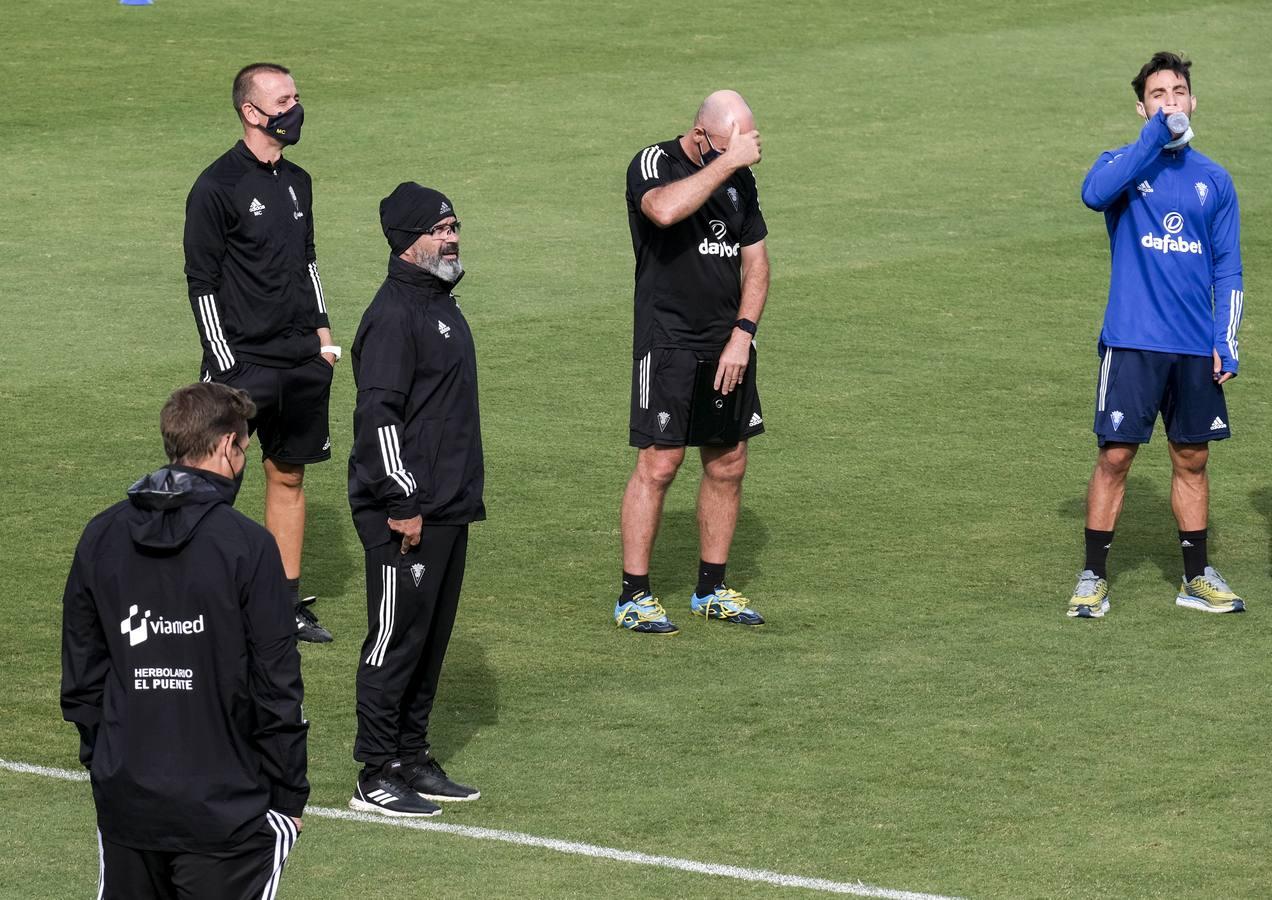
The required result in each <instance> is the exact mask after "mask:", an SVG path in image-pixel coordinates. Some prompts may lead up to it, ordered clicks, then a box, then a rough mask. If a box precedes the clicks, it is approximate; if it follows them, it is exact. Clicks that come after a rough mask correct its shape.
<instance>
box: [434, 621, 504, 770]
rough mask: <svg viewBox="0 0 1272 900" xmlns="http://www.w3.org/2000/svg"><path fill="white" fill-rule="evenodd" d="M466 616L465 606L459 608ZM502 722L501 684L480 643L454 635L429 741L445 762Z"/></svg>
mask: <svg viewBox="0 0 1272 900" xmlns="http://www.w3.org/2000/svg"><path fill="white" fill-rule="evenodd" d="M460 615H463V607H462V606H461V607H460ZM498 721H499V683H498V681H497V680H496V678H495V673H494V671H493V670H492V669H491V668H490V665H489V664H488V663H487V662H486V651H485V649H484V648H483V647H482V644H481V641H480V640H478V639H476V638H473V637H469V636H468V635H462V634H458V633H457V634H455V635H454V636H453V637H452V638H451V642H450V646H449V647H448V648H447V650H446V662H445V664H444V665H443V667H442V676H441V681H440V683H439V684H438V689H437V703H436V704H435V705H434V707H433V713H432V715H431V716H429V726H428V730H429V740H430V742H431V743H432V744H433V747H434V752H435V753H436V754H437V757H438V759H440V760H442V761H443V762H445V761H446V760H447V759H449V758H451V757H452V756H455V755H456V754H458V753H459V752H460V751H462V750H463V749H464V748H465V747H467V746H468V743H469V742H470V741H472V740H473V739H474V738H475V737H477V736H478V735H479V734H480V733H481V730H482V728H484V727H486V726H488V725H494V724H495V723H497V722H498Z"/></svg>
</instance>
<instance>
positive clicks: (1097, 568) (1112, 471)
mask: <svg viewBox="0 0 1272 900" xmlns="http://www.w3.org/2000/svg"><path fill="white" fill-rule="evenodd" d="M1137 450H1139V445H1138V444H1114V443H1109V444H1105V445H1104V446H1103V447H1101V448H1100V454H1099V456H1098V457H1097V458H1096V461H1095V470H1094V471H1093V472H1092V473H1091V481H1090V482H1089V483H1088V484H1087V513H1086V533H1085V535H1084V540H1085V543H1086V559H1085V561H1084V563H1083V571H1082V573H1081V574H1080V575H1079V576H1078V586H1077V587H1076V588H1074V590H1073V596H1072V597H1071V598H1070V600H1069V613H1068V614H1069V616H1070V618H1078V619H1098V618H1100V617H1102V616H1103V615H1104V613H1105V611H1107V610H1108V608H1109V600H1108V594H1109V589H1108V573H1107V571H1106V567H1105V564H1106V562H1107V560H1108V555H1109V547H1110V545H1111V544H1112V543H1113V529H1114V528H1116V527H1117V520H1118V517H1119V516H1120V515H1121V514H1122V502H1123V501H1124V500H1125V499H1126V476H1127V475H1129V474H1130V471H1131V463H1133V462H1134V461H1135V453H1136V451H1137Z"/></svg>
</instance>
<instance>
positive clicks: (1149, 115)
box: [1068, 52, 1245, 619]
mask: <svg viewBox="0 0 1272 900" xmlns="http://www.w3.org/2000/svg"><path fill="white" fill-rule="evenodd" d="M1191 65H1192V63H1190V62H1189V61H1187V60H1185V59H1182V58H1180V57H1179V56H1176V55H1175V54H1173V53H1167V52H1160V53H1156V54H1154V55H1153V58H1152V59H1151V60H1149V61H1148V62H1147V63H1146V64H1145V65H1144V67H1143V68H1141V69H1140V71H1139V74H1138V75H1136V76H1135V78H1134V79H1133V80H1132V82H1131V85H1132V87H1134V88H1135V95H1136V97H1137V99H1138V102H1137V103H1136V106H1135V108H1136V110H1137V111H1138V112H1139V114H1140V116H1141V117H1142V118H1143V119H1144V120H1145V123H1144V127H1143V128H1142V129H1141V130H1140V135H1139V139H1138V140H1136V141H1135V142H1134V143H1131V144H1127V145H1126V146H1124V147H1120V148H1118V149H1117V150H1111V151H1108V152H1106V153H1103V154H1101V155H1100V158H1099V159H1098V160H1096V162H1095V165H1094V166H1092V167H1091V171H1090V172H1088V173H1087V176H1086V179H1085V180H1084V181H1083V182H1082V202H1084V203H1085V204H1086V205H1087V206H1089V207H1090V208H1091V209H1093V210H1096V211H1097V212H1102V213H1104V222H1105V226H1106V227H1107V229H1108V233H1109V245H1110V250H1111V254H1112V267H1111V274H1110V276H1109V301H1108V307H1107V309H1106V310H1105V313H1104V327H1103V329H1102V330H1101V332H1100V345H1099V350H1100V374H1099V385H1098V388H1097V391H1096V411H1095V428H1094V430H1095V434H1096V437H1097V438H1098V443H1099V448H1100V450H1099V458H1098V459H1097V461H1096V464H1095V471H1094V473H1093V474H1092V475H1091V482H1090V486H1089V488H1088V491H1087V515H1086V563H1085V565H1084V568H1083V571H1082V572H1081V573H1080V574H1079V575H1078V584H1077V588H1076V589H1075V590H1074V592H1073V597H1072V599H1071V600H1070V601H1069V611H1068V614H1069V615H1070V616H1072V617H1075V618H1083V619H1097V618H1100V617H1101V616H1103V615H1104V613H1105V612H1106V611H1107V610H1108V608H1109V587H1108V574H1107V569H1106V564H1107V560H1108V552H1109V547H1110V545H1111V544H1112V542H1113V529H1114V527H1115V526H1116V525H1117V517H1118V514H1119V513H1120V512H1121V511H1122V500H1123V498H1124V497H1125V494H1126V476H1127V474H1128V473H1129V472H1130V469H1131V463H1132V462H1133V461H1134V459H1135V451H1136V450H1138V449H1139V445H1140V444H1146V443H1148V440H1149V438H1150V437H1151V436H1152V433H1153V425H1154V423H1155V422H1156V420H1157V416H1158V414H1159V413H1160V414H1161V416H1162V420H1163V423H1164V424H1165V426H1166V437H1167V439H1168V441H1169V445H1170V460H1171V467H1172V476H1171V488H1170V499H1171V507H1172V509H1173V510H1174V513H1175V519H1176V521H1177V522H1178V524H1179V544H1180V547H1181V548H1182V549H1183V556H1184V577H1183V584H1182V585H1181V586H1180V589H1179V594H1178V596H1177V597H1176V598H1175V603H1176V604H1177V605H1179V606H1182V607H1185V608H1187V609H1197V610H1202V611H1204V612H1214V613H1226V612H1241V611H1242V610H1244V609H1245V603H1244V602H1243V601H1242V599H1241V598H1240V597H1238V596H1237V595H1236V593H1234V592H1233V590H1232V589H1231V588H1230V587H1229V586H1228V584H1227V582H1225V581H1224V579H1223V578H1222V577H1221V576H1220V575H1219V573H1218V572H1216V571H1215V570H1214V568H1212V567H1211V566H1210V565H1209V562H1208V560H1207V558H1206V517H1207V512H1208V506H1209V499H1210V484H1209V479H1208V476H1207V474H1206V460H1207V457H1208V455H1209V442H1210V441H1214V440H1223V439H1224V438H1227V437H1228V436H1229V435H1230V432H1229V429H1228V409H1227V406H1226V405H1225V403H1224V397H1223V387H1222V386H1223V384H1224V383H1225V382H1227V381H1229V380H1231V379H1232V378H1235V377H1236V375H1237V356H1238V355H1237V330H1238V329H1239V328H1240V327H1241V314H1242V311H1243V309H1244V295H1243V290H1242V281H1241V248H1240V224H1239V213H1238V210H1237V194H1236V191H1235V190H1234V189H1233V186H1232V179H1231V178H1230V177H1229V175H1228V173H1227V172H1226V171H1224V169H1223V168H1222V167H1221V166H1219V165H1218V164H1217V163H1215V162H1214V161H1212V160H1210V159H1207V158H1206V157H1205V156H1202V155H1201V154H1200V153H1198V152H1197V151H1196V150H1194V149H1193V148H1192V139H1193V131H1192V128H1191V127H1190V124H1189V119H1190V118H1191V116H1192V114H1193V111H1194V110H1195V109H1196V107H1197V99H1196V98H1195V97H1194V96H1193V93H1192V79H1191V74H1190V71H1189V70H1190V67H1191Z"/></svg>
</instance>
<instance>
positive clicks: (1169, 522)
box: [1059, 459, 1272, 586]
mask: <svg viewBox="0 0 1272 900" xmlns="http://www.w3.org/2000/svg"><path fill="white" fill-rule="evenodd" d="M1152 462H1153V461H1152V460H1148V459H1143V460H1136V463H1135V465H1136V466H1137V467H1139V466H1143V467H1144V474H1134V472H1135V471H1136V470H1132V471H1133V474H1132V475H1131V476H1130V477H1129V478H1128V479H1127V482H1126V501H1125V503H1124V504H1123V506H1122V515H1121V518H1120V519H1119V520H1118V523H1117V531H1116V537H1115V538H1114V540H1113V549H1112V550H1110V551H1109V575H1110V577H1111V578H1116V577H1117V572H1118V570H1123V571H1126V570H1130V569H1135V568H1138V567H1139V566H1141V565H1143V564H1144V563H1151V564H1152V565H1154V566H1156V567H1157V569H1158V571H1159V572H1161V575H1162V580H1163V581H1166V582H1169V583H1170V584H1171V585H1172V586H1176V585H1178V583H1179V576H1180V573H1181V572H1182V571H1183V564H1184V563H1183V557H1181V556H1180V553H1179V537H1178V534H1177V531H1178V529H1177V526H1176V525H1175V514H1174V513H1173V512H1172V511H1171V508H1170V467H1169V464H1167V465H1166V467H1165V471H1163V472H1152V471H1149V470H1150V469H1152V468H1153V466H1152ZM1269 499H1270V502H1272V495H1269ZM1059 514H1060V516H1061V517H1062V518H1065V519H1069V520H1072V521H1073V523H1074V529H1075V531H1076V533H1077V535H1078V541H1077V547H1078V550H1077V552H1078V558H1077V559H1076V561H1075V562H1076V565H1075V567H1074V568H1075V569H1077V568H1079V567H1080V566H1081V562H1082V559H1081V554H1082V552H1083V551H1082V528H1083V523H1084V522H1085V521H1086V496H1085V494H1082V495H1075V496H1072V497H1069V498H1068V499H1067V500H1064V501H1063V502H1062V503H1061V504H1060V507H1059ZM1211 536H1212V537H1213V529H1211Z"/></svg>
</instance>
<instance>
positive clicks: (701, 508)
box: [698, 441, 746, 565]
mask: <svg viewBox="0 0 1272 900" xmlns="http://www.w3.org/2000/svg"><path fill="white" fill-rule="evenodd" d="M744 475H746V441H739V442H738V443H737V444H736V445H735V446H733V447H703V448H702V484H701V485H700V486H699V488H698V546H699V549H700V552H701V554H702V561H703V562H706V563H715V564H718V565H724V564H725V563H726V562H728V560H729V548H730V547H732V546H733V533H734V531H736V530H737V526H738V510H739V509H740V508H741V505H742V478H743V476H744Z"/></svg>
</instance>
